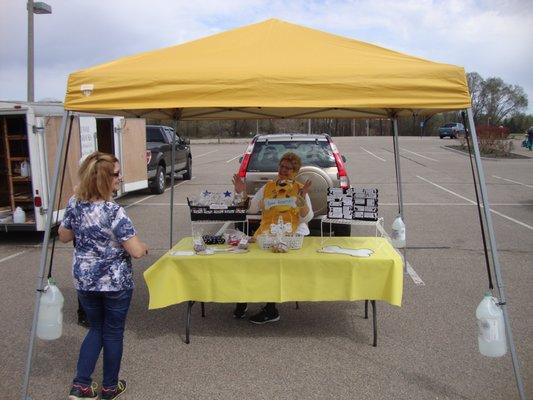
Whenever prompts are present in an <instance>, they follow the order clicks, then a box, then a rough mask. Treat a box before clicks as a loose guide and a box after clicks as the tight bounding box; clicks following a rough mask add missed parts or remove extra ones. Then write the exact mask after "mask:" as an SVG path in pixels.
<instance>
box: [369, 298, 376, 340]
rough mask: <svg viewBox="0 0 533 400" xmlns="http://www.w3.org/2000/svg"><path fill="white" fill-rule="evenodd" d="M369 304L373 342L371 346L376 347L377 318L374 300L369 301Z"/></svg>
mask: <svg viewBox="0 0 533 400" xmlns="http://www.w3.org/2000/svg"><path fill="white" fill-rule="evenodd" d="M370 304H371V305H372V328H373V336H374V339H373V342H372V346H374V347H377V345H378V317H377V314H376V312H377V309H376V300H370Z"/></svg>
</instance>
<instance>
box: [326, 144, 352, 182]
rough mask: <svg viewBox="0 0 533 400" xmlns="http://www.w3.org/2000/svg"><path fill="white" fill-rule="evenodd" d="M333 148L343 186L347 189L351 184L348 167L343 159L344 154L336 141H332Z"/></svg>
mask: <svg viewBox="0 0 533 400" xmlns="http://www.w3.org/2000/svg"><path fill="white" fill-rule="evenodd" d="M330 145H331V150H332V151H333V157H335V164H337V171H338V173H339V181H340V185H341V188H343V189H347V188H348V186H349V183H348V175H347V174H346V168H345V167H344V162H343V161H342V156H341V155H340V153H339V150H338V149H337V146H335V143H333V142H330Z"/></svg>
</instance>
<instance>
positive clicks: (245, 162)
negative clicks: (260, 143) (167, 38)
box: [239, 142, 254, 178]
mask: <svg viewBox="0 0 533 400" xmlns="http://www.w3.org/2000/svg"><path fill="white" fill-rule="evenodd" d="M253 149H254V143H253V142H252V143H250V144H249V145H248V147H247V148H246V151H245V152H244V156H243V157H242V162H241V166H240V168H239V176H240V177H241V178H244V177H246V169H247V168H248V163H249V162H250V157H251V156H252V150H253Z"/></svg>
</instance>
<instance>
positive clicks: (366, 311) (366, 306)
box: [365, 300, 368, 319]
mask: <svg viewBox="0 0 533 400" xmlns="http://www.w3.org/2000/svg"><path fill="white" fill-rule="evenodd" d="M365 319H368V300H365Z"/></svg>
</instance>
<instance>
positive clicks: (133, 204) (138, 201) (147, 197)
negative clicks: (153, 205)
mask: <svg viewBox="0 0 533 400" xmlns="http://www.w3.org/2000/svg"><path fill="white" fill-rule="evenodd" d="M194 178H196V177H195V176H193V177H191V181H192V180H193V179H194ZM187 182H189V181H183V182H180V183H178V184H177V185H174V187H177V186H179V185H183V184H184V183H187ZM169 190H170V187H168V188H166V189H165V192H167V191H169ZM155 196H157V194H152V195H150V196H146V197H143V198H142V199H140V200H137V201H136V202H134V203H131V204H128V205H126V206H124V209H126V208H130V207H133V206H135V205H137V204H139V203H140V202H142V201H145V200H148V199H151V198H152V197H155ZM143 205H145V204H143Z"/></svg>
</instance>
